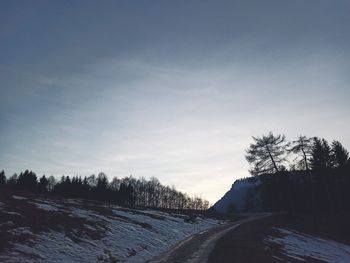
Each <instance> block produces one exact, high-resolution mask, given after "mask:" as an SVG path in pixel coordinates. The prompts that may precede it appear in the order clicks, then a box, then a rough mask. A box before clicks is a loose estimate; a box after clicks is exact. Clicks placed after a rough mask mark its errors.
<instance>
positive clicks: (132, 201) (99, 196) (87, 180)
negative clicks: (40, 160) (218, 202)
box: [0, 170, 209, 210]
mask: <svg viewBox="0 0 350 263" xmlns="http://www.w3.org/2000/svg"><path fill="white" fill-rule="evenodd" d="M0 187H4V188H10V189H20V190H26V191H30V192H35V193H42V194H54V195H59V196H65V197H73V198H85V199H92V200H98V201H104V202H110V203H115V204H118V205H121V206H131V207H135V206H136V207H154V208H167V209H195V210H206V209H208V208H209V202H208V201H207V200H204V199H202V198H200V197H197V196H195V197H189V196H188V195H187V194H184V193H182V192H180V191H177V190H176V189H175V187H169V186H164V185H162V184H161V183H160V182H159V181H158V179H156V178H151V179H150V180H146V179H145V178H140V179H136V178H134V177H132V176H129V177H125V178H122V179H119V178H117V177H115V178H113V180H112V181H110V182H109V180H108V177H107V176H106V175H105V174H104V173H100V174H98V176H95V175H91V176H88V177H83V178H82V177H80V176H75V177H69V176H62V177H61V179H60V180H59V181H57V180H56V179H55V177H53V176H50V177H46V176H45V175H43V176H42V177H40V178H39V179H38V177H37V175H36V174H35V173H34V172H32V171H29V170H26V171H24V172H22V173H20V174H19V175H17V174H14V175H12V176H11V177H10V178H8V179H7V178H6V176H5V172H4V171H2V172H0Z"/></svg>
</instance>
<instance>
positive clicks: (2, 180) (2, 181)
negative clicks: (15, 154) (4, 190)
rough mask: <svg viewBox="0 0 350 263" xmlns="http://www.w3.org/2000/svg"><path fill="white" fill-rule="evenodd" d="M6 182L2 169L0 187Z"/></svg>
mask: <svg viewBox="0 0 350 263" xmlns="http://www.w3.org/2000/svg"><path fill="white" fill-rule="evenodd" d="M5 184H6V176H5V171H4V170H2V171H1V172H0V187H1V186H4V185H5Z"/></svg>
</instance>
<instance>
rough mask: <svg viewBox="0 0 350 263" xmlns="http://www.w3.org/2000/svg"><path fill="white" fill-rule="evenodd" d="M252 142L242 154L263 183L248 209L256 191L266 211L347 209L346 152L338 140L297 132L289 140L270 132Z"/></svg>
mask: <svg viewBox="0 0 350 263" xmlns="http://www.w3.org/2000/svg"><path fill="white" fill-rule="evenodd" d="M254 142H255V143H254V144H251V145H250V148H249V149H248V150H247V155H246V158H247V160H248V161H249V162H250V164H251V165H252V169H251V172H252V174H253V175H256V176H257V177H258V178H259V180H260V181H261V184H260V185H259V186H258V187H257V191H256V192H255V193H254V194H251V195H250V196H249V197H248V199H247V210H253V209H254V208H253V207H249V205H250V204H254V202H253V201H254V200H251V199H256V198H257V196H259V198H260V199H261V201H262V204H261V206H262V207H261V210H264V211H290V212H302V213H314V214H315V213H325V212H326V213H350V191H349V189H350V160H349V153H348V151H347V150H346V149H345V148H344V146H343V145H342V144H341V143H340V142H339V141H333V142H332V143H329V142H328V141H327V140H325V139H321V138H318V137H312V138H307V137H305V136H300V137H299V138H298V139H297V140H296V141H293V142H290V143H288V142H286V141H285V137H284V136H283V135H277V136H274V135H273V134H272V133H270V134H269V135H267V136H263V137H261V138H255V137H254ZM257 193H258V195H257Z"/></svg>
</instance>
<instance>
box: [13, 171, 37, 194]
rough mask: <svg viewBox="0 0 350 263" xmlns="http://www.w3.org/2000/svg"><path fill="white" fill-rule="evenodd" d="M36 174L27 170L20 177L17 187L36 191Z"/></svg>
mask: <svg viewBox="0 0 350 263" xmlns="http://www.w3.org/2000/svg"><path fill="white" fill-rule="evenodd" d="M36 179H37V178H36V174H35V173H33V172H32V171H28V170H25V171H24V173H21V174H20V175H19V176H18V180H17V185H18V186H19V187H20V188H24V189H28V190H30V191H35V190H36V186H37V181H36Z"/></svg>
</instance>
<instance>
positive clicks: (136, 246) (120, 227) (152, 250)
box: [0, 199, 223, 262]
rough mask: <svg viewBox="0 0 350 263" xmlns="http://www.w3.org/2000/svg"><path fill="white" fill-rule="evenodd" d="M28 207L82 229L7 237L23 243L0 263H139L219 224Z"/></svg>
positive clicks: (140, 213) (40, 203) (75, 204)
mask: <svg viewBox="0 0 350 263" xmlns="http://www.w3.org/2000/svg"><path fill="white" fill-rule="evenodd" d="M28 203H31V204H35V208H37V209H39V210H41V211H42V212H41V213H60V214H62V213H65V214H66V216H67V217H69V218H73V219H74V218H77V219H79V220H84V222H86V223H84V224H81V226H79V227H75V228H73V229H69V230H68V231H67V230H65V229H64V228H60V227H56V228H54V229H51V228H49V227H48V228H47V230H45V232H37V231H34V230H33V229H31V227H30V226H29V227H20V228H15V229H12V231H11V234H12V235H15V236H21V235H25V236H26V237H27V239H23V240H22V239H17V241H16V242H12V243H11V244H12V246H11V248H9V249H7V250H6V251H5V253H2V254H0V262H38V261H39V262H116V260H118V262H145V261H147V260H149V259H151V258H153V257H155V256H157V255H159V254H160V253H162V252H164V251H165V250H167V249H169V248H170V246H172V245H175V244H176V243H177V242H179V241H181V240H183V239H185V238H186V237H188V236H190V235H192V234H195V233H197V232H201V231H203V230H205V229H208V228H211V227H213V226H216V225H218V224H222V223H223V221H220V220H214V219H210V218H204V217H201V216H197V217H196V219H195V220H194V221H192V222H189V220H186V219H188V216H187V215H178V214H172V213H165V212H160V211H153V210H136V209H126V208H121V207H118V206H115V205H101V206H99V205H95V207H96V206H99V208H100V209H101V208H102V210H103V211H105V212H103V213H101V212H98V211H96V210H94V209H93V208H92V207H91V204H89V205H90V206H89V205H88V204H85V206H84V205H83V202H80V201H77V200H65V203H64V205H62V203H58V202H57V203H56V201H50V202H49V201H48V200H42V199H33V200H32V201H30V202H28ZM35 208H34V209H35ZM18 240H19V241H18Z"/></svg>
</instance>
